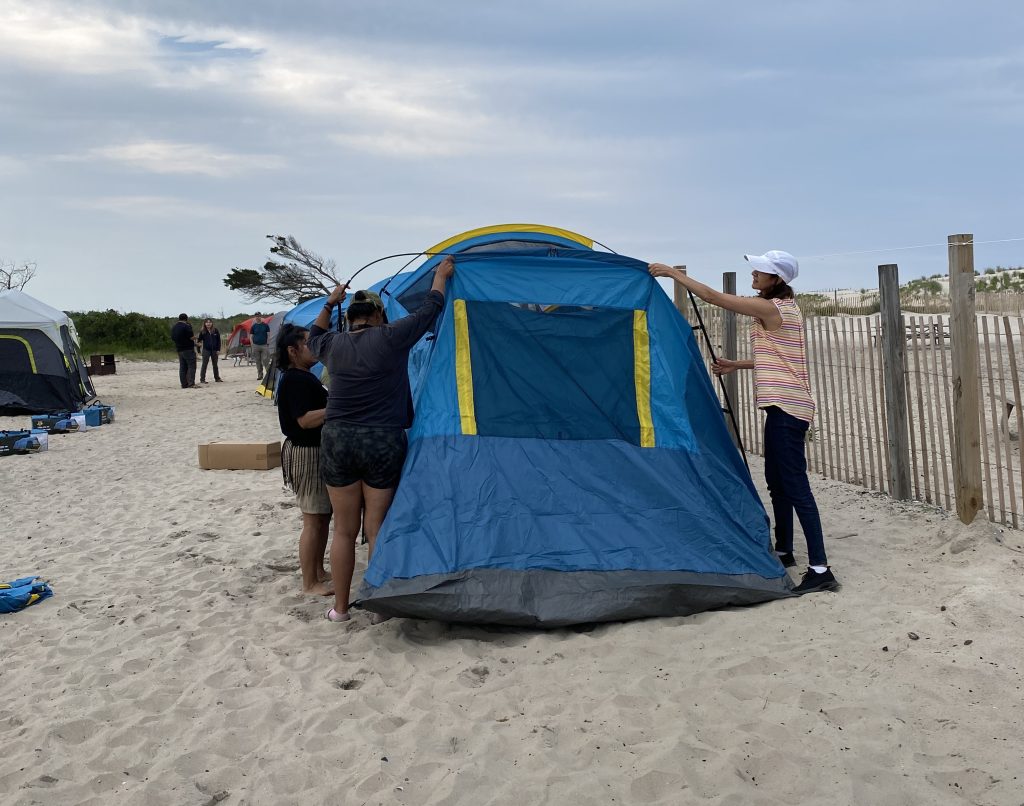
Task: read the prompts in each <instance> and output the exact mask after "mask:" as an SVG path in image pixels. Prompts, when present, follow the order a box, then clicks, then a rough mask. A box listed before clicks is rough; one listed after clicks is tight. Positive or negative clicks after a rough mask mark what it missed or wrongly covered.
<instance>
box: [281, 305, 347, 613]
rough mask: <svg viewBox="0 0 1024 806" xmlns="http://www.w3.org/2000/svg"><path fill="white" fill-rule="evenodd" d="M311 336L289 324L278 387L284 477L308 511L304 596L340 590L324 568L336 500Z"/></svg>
mask: <svg viewBox="0 0 1024 806" xmlns="http://www.w3.org/2000/svg"><path fill="white" fill-rule="evenodd" d="M308 335H309V332H308V331H307V330H306V328H304V327H296V326H295V325H284V326H283V327H282V328H281V332H280V333H279V334H278V336H277V366H278V367H279V368H281V370H282V374H281V382H280V384H279V386H278V388H277V418H278V421H279V422H280V424H281V432H282V433H283V434H284V435H285V437H287V439H285V441H284V445H283V446H282V448H281V473H282V474H283V475H284V483H285V486H286V487H288V488H289V489H291V490H292V492H294V493H295V499H296V501H297V502H298V505H299V510H300V511H301V512H302V533H301V534H300V535H299V568H300V569H301V570H302V592H303V593H308V594H315V595H319V596H330V595H331V594H332V593H334V588H333V587H332V586H331V585H330V579H331V578H330V576H328V574H327V572H326V571H325V570H324V554H325V552H326V550H327V538H328V534H329V529H330V523H331V500H330V498H329V497H328V496H327V488H326V487H325V486H324V482H323V478H322V477H321V475H320V432H321V429H322V428H323V422H324V415H325V413H326V411H327V390H326V389H324V387H323V385H322V384H321V383H320V381H318V380H317V378H316V376H315V375H313V373H311V372H310V371H309V368H310V367H311V366H313V365H314V364H315V363H316V359H315V358H313V355H312V354H311V353H310V352H309V347H308V346H307V345H306V338H307V336H308Z"/></svg>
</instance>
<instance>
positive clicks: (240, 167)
mask: <svg viewBox="0 0 1024 806" xmlns="http://www.w3.org/2000/svg"><path fill="white" fill-rule="evenodd" d="M55 159H57V160H58V161H61V162H90V161H93V160H105V161H108V162H114V163H119V164H121V165H123V166H125V167H127V168H132V169H135V170H140V171H146V172H148V173H155V174H196V175H200V176H211V177H217V178H225V177H230V176H238V175H241V174H246V173H253V172H256V171H268V170H278V169H280V168H283V167H284V166H285V164H286V163H285V161H284V160H283V159H282V158H281V157H278V156H275V155H272V154H238V153H231V152H227V151H218V150H217V149H215V148H212V147H211V146H206V145H201V144H198V143H172V142H169V141H167V140H143V141H140V142H136V143H125V144H123V145H112V146H103V147H100V148H92V149H89V150H88V151H85V152H82V153H79V154H62V155H60V156H58V157H56V158H55Z"/></svg>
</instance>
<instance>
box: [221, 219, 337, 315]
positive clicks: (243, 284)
mask: <svg viewBox="0 0 1024 806" xmlns="http://www.w3.org/2000/svg"><path fill="white" fill-rule="evenodd" d="M267 238H268V239H269V240H270V241H271V242H272V243H273V246H271V247H270V253H271V255H273V257H272V258H271V259H270V260H268V261H267V262H266V263H264V264H263V268H262V269H243V268H238V267H235V268H234V269H232V271H231V272H229V273H228V276H227V277H225V278H224V285H226V286H227V287H228V288H230V289H232V290H233V291H238V292H240V293H241V294H242V296H243V297H244V298H245V300H246V301H247V302H258V301H260V300H273V301H277V302H286V303H290V304H293V305H294V304H296V303H298V302H303V301H304V300H307V299H313V298H315V297H321V296H324V295H325V294H329V293H330V292H331V291H332V290H333V289H334V287H335V286H337V285H340V284H341V281H340V280H338V278H337V277H336V276H335V269H336V267H335V263H334V261H333V260H325V259H324V258H323V257H322V256H320V255H318V254H317V253H316V252H313V251H311V250H309V249H306V248H305V247H304V246H303V245H302V244H300V243H299V242H298V241H297V240H296V239H295V238H294V237H293V236H291V235H287V236H286V235H268V236H267Z"/></svg>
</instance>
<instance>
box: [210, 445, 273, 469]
mask: <svg viewBox="0 0 1024 806" xmlns="http://www.w3.org/2000/svg"><path fill="white" fill-rule="evenodd" d="M199 466H200V467H201V468H203V470H270V469H271V468H274V467H280V466H281V443H280V442H206V443H203V444H200V446H199Z"/></svg>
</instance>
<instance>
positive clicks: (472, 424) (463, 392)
mask: <svg viewBox="0 0 1024 806" xmlns="http://www.w3.org/2000/svg"><path fill="white" fill-rule="evenodd" d="M452 310H453V312H454V314H455V382H456V384H457V385H458V388H459V419H460V420H461V421H462V433H463V434H465V435H467V436H476V409H475V407H474V405H473V362H472V360H471V359H470V355H469V320H468V319H467V318H466V300H464V299H457V300H455V304H454V306H452Z"/></svg>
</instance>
